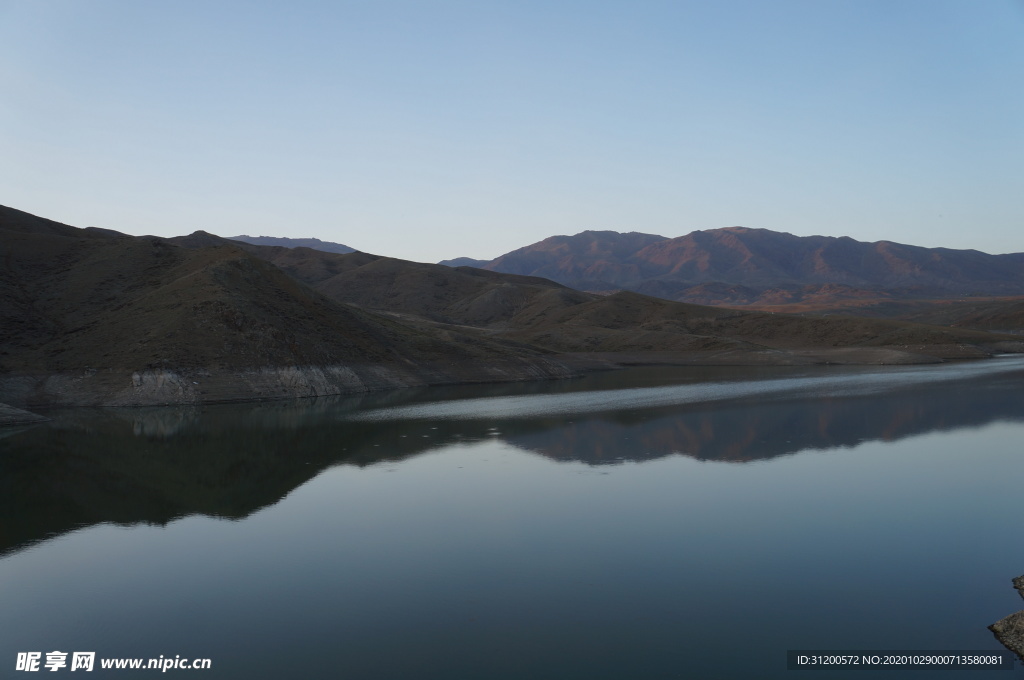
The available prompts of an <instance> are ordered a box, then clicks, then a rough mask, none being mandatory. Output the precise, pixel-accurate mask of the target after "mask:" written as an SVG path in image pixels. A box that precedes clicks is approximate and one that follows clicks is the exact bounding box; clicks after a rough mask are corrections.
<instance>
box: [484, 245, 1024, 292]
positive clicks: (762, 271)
mask: <svg viewBox="0 0 1024 680" xmlns="http://www.w3.org/2000/svg"><path fill="white" fill-rule="evenodd" d="M483 268H484V269H489V270H492V271H499V272H509V273H514V274H524V275H532V276H544V277H547V278H550V279H552V280H554V281H558V282H560V283H564V284H565V285H567V286H571V287H573V288H577V289H580V290H590V291H613V290H623V289H624V290H632V291H635V292H639V293H644V294H647V295H653V296H656V297H661V298H665V299H669V300H678V301H684V302H698V303H712V304H723V305H729V304H783V303H786V302H803V301H814V300H816V301H818V302H821V301H822V300H839V299H862V298H866V297H892V298H899V299H910V298H928V297H933V298H944V297H955V296H965V295H989V296H993V295H1002V296H1006V295H1024V253H1014V254H1009V255H988V254H986V253H982V252H979V251H976V250H951V249H948V248H921V247H918V246H910V245H903V244H899V243H893V242H890V241H878V242H876V243H864V242H860V241H855V240H854V239H852V238H848V237H839V238H836V237H830V236H794V235H792V234H787V233H780V232H775V231H769V230H767V229H747V228H744V227H729V228H724V229H712V230H708V231H695V232H692V233H690V234H687V235H686V236H680V237H678V238H671V239H670V238H665V237H662V236H654V235H650V234H639V233H628V234H621V233H618V232H613V231H585V232H582V233H579V234H576V235H575V236H553V237H551V238H548V239H545V240H543V241H540V242H539V243H535V244H533V245H530V246H526V247H524V248H520V249H518V250H514V251H512V252H510V253H507V254H505V255H502V256H501V257H498V258H496V259H494V260H491V261H490V262H488V263H487V264H485V265H483Z"/></svg>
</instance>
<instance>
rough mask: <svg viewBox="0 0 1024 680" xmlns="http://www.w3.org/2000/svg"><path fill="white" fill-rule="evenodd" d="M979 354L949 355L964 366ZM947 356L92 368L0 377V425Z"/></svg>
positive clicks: (600, 356)
mask: <svg viewBox="0 0 1024 680" xmlns="http://www.w3.org/2000/svg"><path fill="white" fill-rule="evenodd" d="M968 358H975V357H974V356H971V357H957V356H955V355H954V356H951V357H948V359H954V360H956V359H960V360H966V359H968ZM944 360H945V359H943V358H940V357H937V356H935V355H934V354H922V353H916V352H912V351H905V350H897V349H893V348H883V347H878V348H831V349H806V350H771V349H764V350H757V351H751V350H747V351H737V350H726V351H703V352H576V353H564V354H552V355H548V356H533V357H505V358H502V359H498V360H491V361H479V360H472V359H465V360H461V361H436V362H430V363H424V362H421V363H414V362H412V361H409V362H407V363H406V364H397V363H389V364H349V365H341V364H334V365H321V366H318V365H313V366H266V367H260V368H251V369H241V370H239V369H235V370H216V369H197V368H147V369H143V370H137V371H129V370H126V369H122V370H115V369H106V370H97V369H85V370H82V371H78V372H75V373H71V372H63V373H50V374H11V373H8V374H6V375H0V402H2V403H3V404H5V405H7V406H5V408H4V410H3V411H0V426H2V425H15V424H18V425H20V424H26V423H32V422H40V421H42V420H45V418H43V417H42V416H37V415H35V414H33V413H31V412H29V411H28V410H24V409H29V410H45V409H49V408H63V407H81V406H84V407H142V406H171V405H183V404H185V405H188V404H191V405H196V404H212V403H224V402H238V401H263V400H274V399H295V398H303V397H323V396H334V395H345V394H361V393H365V392H376V391H382V390H392V389H403V388H408V387H426V386H435V385H453V384H472V383H501V382H522V381H530V380H552V379H563V378H571V377H577V376H579V375H582V374H584V373H587V372H591V371H602V370H615V369H620V368H625V367H629V366H657V365H664V366H803V365H827V364H832V365H893V366H897V365H910V364H927V363H941V362H943V361H944Z"/></svg>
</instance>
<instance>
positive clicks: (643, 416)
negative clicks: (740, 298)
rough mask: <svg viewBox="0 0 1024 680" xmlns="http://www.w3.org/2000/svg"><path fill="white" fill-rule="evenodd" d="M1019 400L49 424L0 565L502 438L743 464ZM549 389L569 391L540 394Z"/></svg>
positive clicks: (189, 412) (270, 408)
mask: <svg viewBox="0 0 1024 680" xmlns="http://www.w3.org/2000/svg"><path fill="white" fill-rule="evenodd" d="M1021 386H1022V382H1021V379H1020V377H1019V376H1018V375H1015V374H1012V373H1007V374H1001V375H994V376H987V377H985V378H978V379H972V380H961V381H958V382H953V383H932V384H928V385H922V386H916V387H906V388H904V389H900V390H894V391H888V392H883V393H879V394H874V395H871V396H860V397H847V398H832V399H823V398H807V397H804V398H791V399H788V400H787V399H783V398H781V397H779V396H778V395H776V396H773V397H771V398H768V399H764V398H762V399H755V398H748V399H744V400H738V401H727V402H720V403H716V404H689V405H686V406H676V407H662V408H657V409H648V410H629V411H611V412H605V413H600V414H589V415H588V414H575V415H572V416H566V417H561V416H558V417H555V416H548V417H541V418H518V419H500V418H497V419H477V420H437V421H430V420H386V421H365V422H359V421H356V422H354V421H352V420H350V419H349V418H347V414H350V413H352V412H354V411H357V410H361V409H367V408H381V407H383V406H388V405H393V404H405V403H409V402H416V401H421V400H423V399H430V398H433V399H436V398H438V397H439V396H440V397H446V396H450V397H457V396H460V395H464V393H462V392H459V391H458V390H455V391H444V390H440V391H439V390H430V391H424V392H422V393H421V392H416V391H405V392H400V393H392V394H384V395H368V396H364V397H354V398H347V399H321V400H303V401H299V402H291V403H268V404H260V405H237V406H221V407H203V408H201V409H200V408H177V409H144V410H125V411H116V410H105V411H72V412H67V413H63V414H53V417H54V420H53V422H51V423H48V424H45V425H40V426H37V427H33V428H29V429H24V430H20V431H16V432H12V433H11V434H10V435H9V436H7V437H5V438H3V439H0V555H3V554H7V553H9V552H12V551H17V550H20V549H23V548H25V547H27V546H29V545H32V544H33V543H36V542H38V541H40V540H43V539H46V538H49V537H53V536H56V535H60V534H63V533H66V532H68V531H71V530H74V529H76V528H80V527H84V526H90V525H94V524H99V523H104V522H112V523H117V524H136V523H149V524H164V523H167V522H169V521H171V520H173V519H176V518H179V517H183V516H186V515H191V514H204V515H210V516H214V517H223V518H229V519H239V518H243V517H246V516H248V515H250V514H251V513H253V512H255V511H256V510H258V509H260V508H263V507H266V506H268V505H272V504H274V503H276V502H277V501H279V500H280V499H282V498H283V497H284V496H286V495H287V494H288V493H290V492H291V491H292V490H293V489H295V488H297V487H299V486H301V485H302V484H304V483H305V482H306V481H308V480H310V479H312V478H313V477H315V476H316V475H317V474H319V473H320V472H321V471H323V470H324V469H326V468H329V467H331V466H334V465H343V464H348V465H357V466H364V465H371V464H374V463H380V462H383V461H397V460H401V459H404V458H407V457H410V456H414V455H416V454H418V453H421V452H423V451H426V450H429V449H433V448H435V447H437V446H439V445H443V444H452V443H457V442H472V441H478V440H481V439H500V440H502V441H504V442H506V443H508V444H511V445H513V446H516V447H519V448H522V449H525V450H529V451H532V452H535V453H537V454H540V455H543V456H546V457H549V458H551V459H554V460H559V461H580V462H583V463H587V464H591V465H600V464H614V463H620V462H623V461H644V460H652V459H656V458H661V457H664V456H668V455H673V454H679V455H686V456H692V457H694V458H698V459H701V460H715V461H731V462H744V461H753V460H763V459H769V458H773V457H776V456H781V455H786V454H793V453H796V452H799V451H802V450H806V449H826V448H835V447H852V446H855V445H857V444H858V443H860V442H862V441H865V440H895V439H900V438H903V437H907V436H911V435H916V434H922V433H926V432H930V431H936V430H951V429H956V428H962V427H972V426H980V425H984V424H986V423H990V422H993V421H996V420H1019V419H1022V418H1024V390H1022V389H1021ZM500 389H501V390H507V389H508V388H507V386H502V387H501V388H500ZM559 389H565V388H564V386H563V387H562V388H559V387H557V386H553V387H551V388H549V390H554V391H557V390H559ZM501 393H504V392H501ZM473 394H474V396H479V395H480V394H481V392H480V388H475V392H474V393H473Z"/></svg>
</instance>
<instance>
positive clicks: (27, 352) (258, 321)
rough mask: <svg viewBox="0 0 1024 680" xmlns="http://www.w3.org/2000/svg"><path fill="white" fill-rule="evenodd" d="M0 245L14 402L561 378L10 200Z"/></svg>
mask: <svg viewBox="0 0 1024 680" xmlns="http://www.w3.org/2000/svg"><path fill="white" fill-rule="evenodd" d="M0 239H2V241H3V244H4V267H3V270H2V277H0V295H2V297H3V299H4V300H5V301H9V304H5V305H3V315H4V316H3V319H2V321H3V324H2V326H0V347H2V349H0V373H2V374H4V377H5V381H4V385H5V388H4V389H3V390H2V391H3V393H5V394H7V395H8V397H13V402H15V403H16V402H18V401H21V402H22V403H43V404H45V403H51V402H57V403H59V402H61V401H62V399H63V397H62V396H61V395H62V394H64V395H65V396H66V397H67V399H66V401H71V402H77V401H81V400H82V399H83V398H85V397H83V395H84V394H85V393H87V392H88V391H89V390H92V391H93V392H95V394H96V395H100V393H103V394H104V395H105V396H104V397H103V398H102V399H100V397H99V396H97V397H96V398H97V399H99V400H100V401H103V400H106V401H110V400H114V401H121V402H124V403H142V402H146V401H154V400H155V401H161V400H162V397H164V396H165V397H166V398H167V399H170V400H184V401H191V400H204V399H214V398H241V397H244V396H261V395H263V396H281V395H288V394H296V393H299V394H303V395H305V394H310V393H331V392H337V391H352V390H360V389H368V388H372V387H380V386H389V385H390V386H402V385H406V384H423V383H427V382H451V381H456V380H479V379H500V378H503V377H504V378H522V377H529V376H537V377H541V376H544V375H547V374H549V373H550V372H552V371H553V372H554V373H555V374H557V373H558V372H559V371H562V372H563V373H564V369H563V368H560V367H558V366H557V365H554V364H551V362H548V361H546V360H544V359H543V357H541V356H540V355H541V354H543V353H542V352H538V351H534V350H531V349H530V348H524V347H514V346H511V345H508V344H507V343H501V342H497V341H493V340H489V339H486V338H479V337H476V336H467V335H463V334H459V333H457V332H453V331H450V330H448V331H445V332H443V333H442V332H439V331H438V330H437V329H436V328H434V327H432V326H423V325H416V324H409V323H400V322H398V321H396V320H395V319H392V318H388V317H384V316H380V315H377V314H373V313H371V312H368V311H366V310H363V309H359V308H357V307H353V306H351V305H346V304H343V303H340V302H337V301H335V300H331V299H330V298H328V297H326V296H324V295H322V294H320V293H317V292H316V291H314V290H312V289H310V288H309V287H307V286H305V285H303V284H302V283H300V282H299V281H296V280H295V279H294V278H292V277H289V276H287V275H285V274H284V273H283V272H282V271H281V270H279V269H278V268H277V267H274V266H273V265H271V264H270V263H268V262H266V261H264V260H261V259H260V258H257V257H254V256H253V255H251V254H249V253H247V252H245V251H244V250H242V249H240V248H236V247H233V246H213V247H203V248H191V249H190V248H183V247H180V246H178V245H175V244H172V243H168V242H166V241H165V240H161V239H156V238H151V237H141V238H135V237H130V236H125V235H123V234H117V233H115V232H106V231H99V230H82V229H75V228H73V227H68V226H66V225H60V224H58V223H55V222H51V221H48V220H43V219H40V218H34V217H32V216H30V215H27V214H25V213H21V212H19V211H15V210H12V209H9V208H0ZM310 367H320V368H317V369H316V370H315V371H314V373H313V374H309V371H310V370H312V369H310ZM324 367H329V368H330V369H331V370H330V371H328V374H323V370H322V369H323V368H324ZM520 369H522V370H521V371H520ZM282 371H284V372H283V373H282ZM317 371H319V372H317ZM331 371H333V372H331ZM507 371H510V373H509V374H508V375H505V372H507ZM517 371H520V373H517ZM254 372H255V373H254ZM243 373H245V374H259V376H262V377H259V376H257V378H258V379H257V378H253V380H255V381H256V383H259V384H255V383H254V384H252V385H248V386H247V385H243V384H241V383H238V380H236V379H235V378H237V376H238V375H240V374H243ZM33 376H34V378H33ZM46 376H62V378H61V380H63V382H61V381H60V380H58V381H57V382H54V381H53V380H50V379H49V378H46ZM233 376H234V377H233ZM268 376H269V377H268ZM311 380H312V382H310V381H311ZM83 381H84V382H83ZM232 381H234V383H233V382H232ZM268 381H269V382H268ZM282 381H284V383H290V384H283V383H282ZM250 382H252V381H250ZM58 383H59V384H58ZM85 383H88V385H86V384H85ZM236 383H237V384H236ZM264 383H266V384H264ZM261 385H262V386H261ZM266 390H270V392H266ZM172 392H173V394H171V393H172ZM264 392H266V394H264ZM165 393H166V394H165ZM16 405H17V403H16Z"/></svg>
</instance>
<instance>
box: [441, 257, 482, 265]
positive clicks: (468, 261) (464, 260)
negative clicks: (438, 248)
mask: <svg viewBox="0 0 1024 680" xmlns="http://www.w3.org/2000/svg"><path fill="white" fill-rule="evenodd" d="M488 262H490V260H474V259H473V258H471V257H457V258H455V259H454V260H441V261H440V262H438V264H443V265H444V266H446V267H483V266H484V265H485V264H487V263H488Z"/></svg>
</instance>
